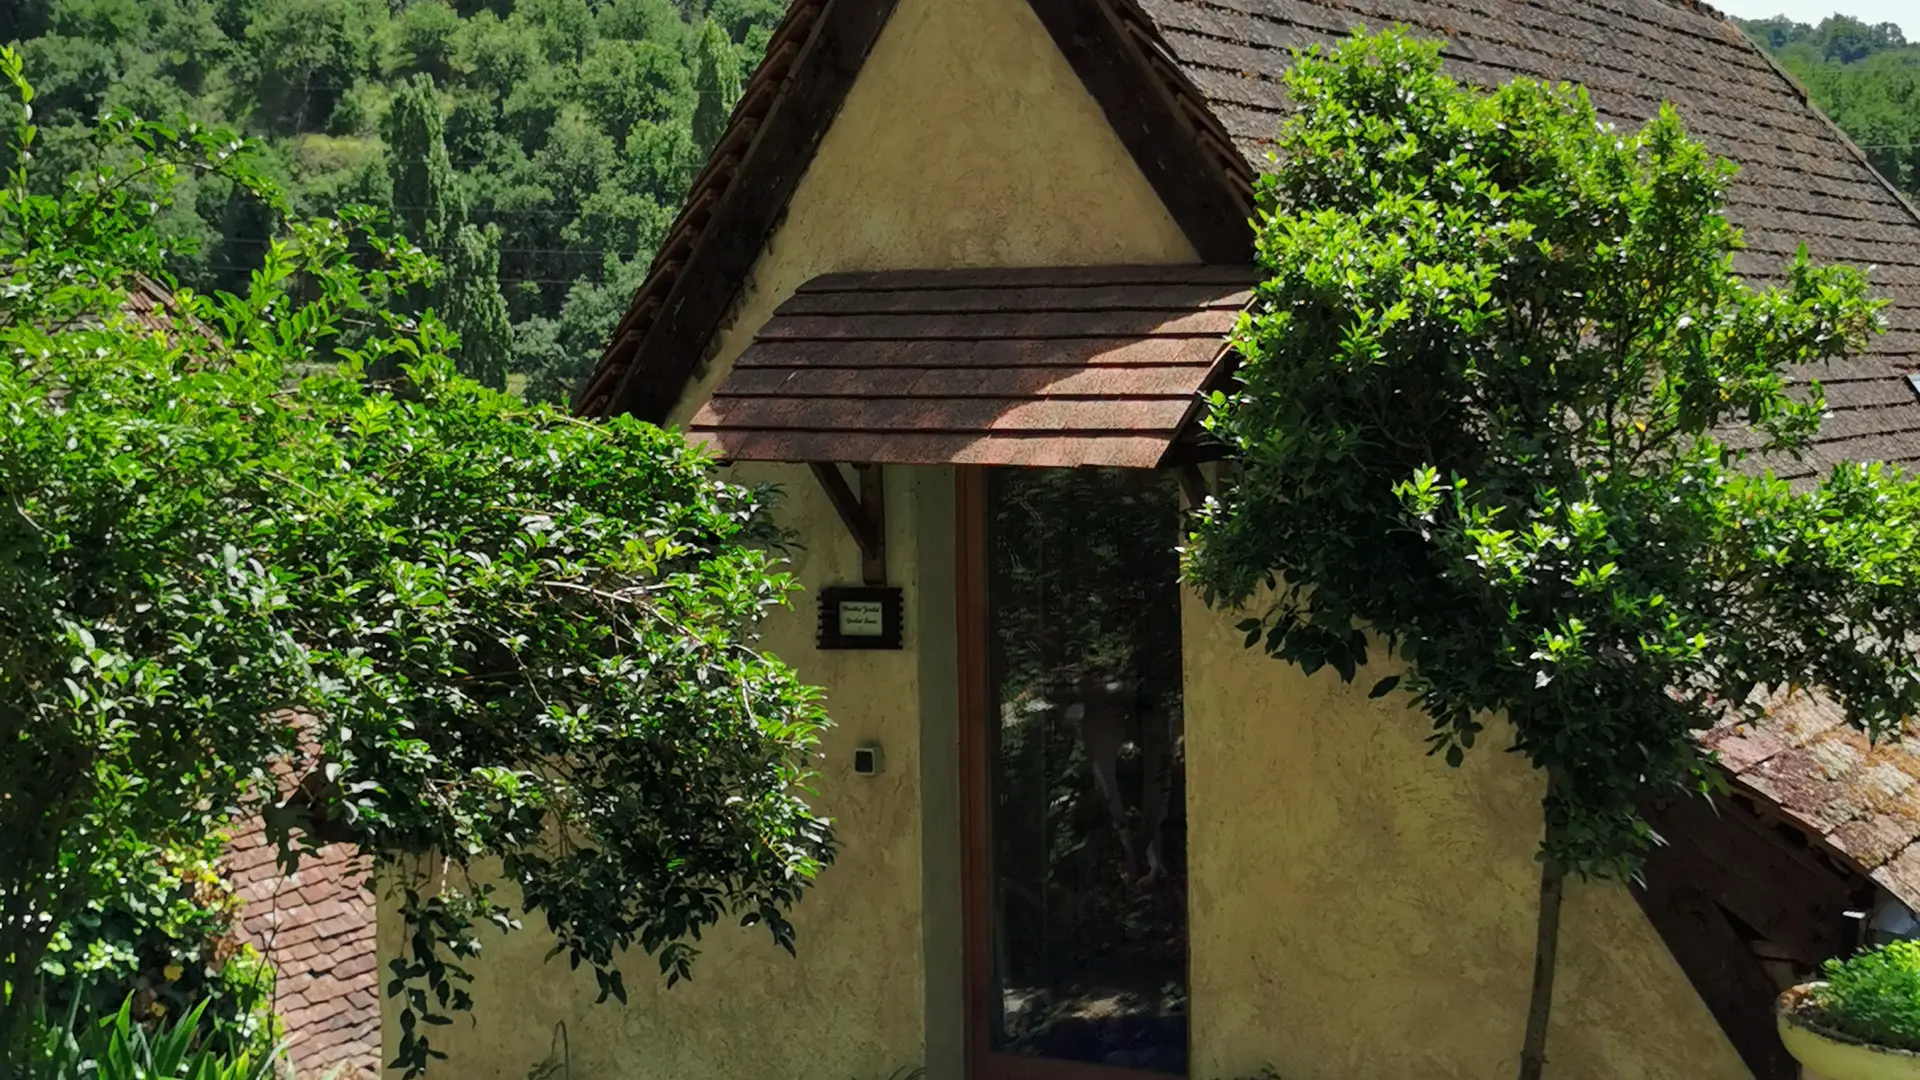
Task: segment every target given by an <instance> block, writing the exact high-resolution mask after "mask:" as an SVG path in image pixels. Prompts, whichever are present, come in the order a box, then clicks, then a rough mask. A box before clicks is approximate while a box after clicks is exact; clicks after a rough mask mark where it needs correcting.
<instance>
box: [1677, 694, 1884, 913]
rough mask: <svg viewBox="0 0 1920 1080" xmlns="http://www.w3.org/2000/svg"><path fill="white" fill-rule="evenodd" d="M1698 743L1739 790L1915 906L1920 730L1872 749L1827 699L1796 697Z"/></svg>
mask: <svg viewBox="0 0 1920 1080" xmlns="http://www.w3.org/2000/svg"><path fill="white" fill-rule="evenodd" d="M1701 741H1702V742H1703V743H1705V745H1706V746H1707V747H1708V748H1709V749H1712V750H1716V751H1718V753H1719V755H1720V762H1721V765H1722V766H1723V767H1724V768H1725V769H1726V770H1727V772H1728V773H1729V774H1730V775H1731V776H1732V777H1733V779H1734V783H1735V785H1736V786H1738V787H1743V788H1746V789H1748V790H1749V791H1751V792H1753V793H1754V794H1755V795H1758V796H1759V797H1760V798H1761V799H1762V800H1763V801H1764V802H1765V803H1766V804H1768V805H1770V806H1771V807H1773V808H1774V809H1775V810H1776V811H1777V812H1779V813H1781V814H1783V815H1785V816H1786V817H1787V818H1789V819H1790V820H1791V821H1793V823H1795V824H1797V825H1798V826H1800V827H1801V828H1802V829H1804V830H1806V831H1807V832H1809V833H1811V834H1812V835H1813V836H1815V837H1817V838H1819V839H1821V840H1822V841H1823V842H1824V844H1825V846H1826V847H1827V848H1828V849H1830V850H1831V851H1833V852H1834V853H1836V854H1838V855H1840V856H1841V857H1842V858H1843V859H1844V860H1845V861H1846V862H1849V863H1851V864H1853V865H1854V866H1856V867H1858V868H1859V869H1860V870H1862V871H1864V872H1865V873H1866V874H1867V876H1869V877H1871V878H1872V879H1873V880H1874V881H1875V882H1876V883H1878V884H1879V885H1880V886H1881V887H1883V888H1885V889H1886V890H1887V891H1888V892H1890V893H1892V894H1894V895H1895V896H1897V897H1899V898H1900V900H1901V901H1902V902H1903V903H1905V904H1906V905H1907V906H1909V907H1912V908H1920V729H1916V730H1912V731H1909V733H1908V735H1907V737H1906V739H1904V740H1902V741H1899V742H1882V743H1880V744H1879V745H1877V746H1876V745H1874V744H1872V743H1870V742H1868V741H1867V737H1866V736H1865V735H1863V734H1862V733H1861V732H1859V731H1858V730H1856V729H1854V728H1852V727H1849V726H1848V725H1847V723H1846V716H1845V714H1844V713H1843V712H1842V711H1841V709H1840V707H1839V706H1838V705H1836V704H1835V703H1834V702H1833V701H1832V700H1831V699H1829V698H1825V697H1822V696H1820V695H1817V694H1808V693H1805V692H1801V693H1796V694H1792V695H1782V696H1781V698H1780V700H1779V701H1778V702H1777V703H1776V704H1775V705H1774V707H1773V709H1772V710H1771V712H1770V713H1769V715H1768V717H1767V720H1766V721H1765V722H1764V723H1762V724H1759V725H1736V724H1733V723H1728V724H1725V725H1722V726H1721V727H1719V728H1716V729H1714V730H1713V731H1711V732H1709V733H1707V735H1706V736H1705V738H1703V739H1702V740H1701Z"/></svg>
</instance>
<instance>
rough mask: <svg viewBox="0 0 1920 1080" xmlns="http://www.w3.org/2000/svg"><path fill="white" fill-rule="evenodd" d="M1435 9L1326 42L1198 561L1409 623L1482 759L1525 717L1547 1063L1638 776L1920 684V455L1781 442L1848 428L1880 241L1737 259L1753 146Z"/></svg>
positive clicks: (1696, 776)
mask: <svg viewBox="0 0 1920 1080" xmlns="http://www.w3.org/2000/svg"><path fill="white" fill-rule="evenodd" d="M1439 50H1440V45H1439V44H1438V43H1435V42H1420V41H1416V40H1414V39H1412V38H1411V37H1408V36H1404V35H1402V34H1399V33H1389V34H1386V35H1383V36H1380V37H1374V38H1364V37H1356V38H1354V39H1351V40H1349V41H1347V42H1346V43H1344V44H1342V45H1341V46H1339V47H1338V48H1336V49H1335V50H1333V51H1332V52H1331V53H1330V54H1322V53H1319V52H1318V51H1315V52H1312V53H1309V54H1306V55H1305V56H1303V57H1302V58H1301V59H1300V60H1299V62H1298V63H1297V64H1296V65H1295V67H1294V68H1293V69H1292V71H1291V72H1290V74H1289V76H1288V87H1289V90H1290V92H1291V95H1292V98H1293V100H1294V101H1295V102H1296V103H1298V105H1299V106H1300V107H1301V110H1302V111H1301V112H1300V113H1299V114H1298V115H1297V117H1296V118H1294V119H1293V120H1291V121H1289V122H1288V123H1287V124H1286V125H1285V127H1284V128H1283V129H1282V131H1281V133H1280V139H1279V164H1278V166H1277V169H1276V171H1275V172H1274V173H1273V174H1272V175H1270V176H1268V177H1265V178H1263V180H1262V183H1261V206H1262V209H1261V213H1260V218H1259V236H1258V253H1259V260H1260V264H1261V266H1262V268H1263V269H1264V270H1265V271H1266V274H1267V277H1268V280H1267V281H1266V282H1265V283H1264V284H1263V285H1261V286H1260V288H1259V290H1258V292H1257V296H1256V300H1255V302H1254V305H1253V307H1252V309H1251V312H1250V314H1249V316H1248V317H1247V318H1246V319H1245V320H1244V321H1243V322H1242V325H1241V327H1240V329H1239V330H1238V331H1237V332H1236V334H1235V336H1234V341H1235V344H1236V345H1237V347H1238V350H1239V352H1240V355H1241V356H1242V358H1243V361H1242V364H1241V366H1240V368H1239V378H1240V385H1239V386H1238V387H1237V388H1236V389H1234V390H1231V391H1226V392H1222V393H1219V394H1216V395H1214V397H1213V399H1212V403H1211V407H1210V412H1209V416H1208V423H1209V426H1210V427H1211V429H1212V431H1213V432H1214V433H1215V434H1216V435H1217V436H1219V437H1220V438H1221V439H1222V440H1223V441H1224V442H1225V443H1226V445H1227V446H1228V447H1229V448H1230V449H1231V451H1232V452H1233V454H1234V456H1235V458H1236V459H1237V461H1236V464H1237V469H1238V475H1237V480H1236V481H1235V482H1234V483H1233V484H1232V485H1231V490H1230V492H1229V493H1228V494H1227V495H1226V496H1225V497H1224V499H1222V500H1220V501H1217V502H1214V503H1212V504H1211V505H1210V506H1209V507H1208V508H1207V510H1206V511H1205V513H1204V514H1203V515H1202V516H1201V518H1200V520H1199V523H1198V525H1197V527H1196V531H1195V535H1194V537H1193V543H1192V546H1191V549H1190V555H1189V561H1188V566H1187V572H1188V574H1189V575H1190V577H1191V579H1192V580H1193V581H1194V582H1195V583H1196V584H1197V585H1199V586H1200V588H1201V589H1202V590H1203V592H1204V595H1205V597H1206V599H1207V600H1208V601H1209V602H1210V603H1212V604H1215V605H1222V606H1236V607H1239V606H1244V607H1248V608H1250V612H1249V617H1248V618H1247V619H1246V621H1245V622H1244V623H1243V624H1242V628H1243V629H1244V630H1245V631H1246V634H1247V643H1248V645H1249V646H1259V647H1263V648H1264V649H1265V651H1266V652H1268V653H1269V654H1271V655H1272V656H1274V657H1277V658H1279V659H1282V660H1286V661H1288V662H1291V663H1293V664H1296V665H1298V666H1299V667H1300V668H1301V669H1302V670H1303V671H1306V672H1309V673H1311V672H1314V671H1317V670H1319V669H1321V668H1330V669H1332V670H1334V671H1336V672H1337V673H1338V674H1339V675H1340V676H1341V678H1343V679H1349V680H1351V679H1353V678H1355V677H1356V676H1357V674H1358V672H1359V671H1360V669H1361V668H1362V666H1363V665H1365V664H1366V663H1367V662H1368V660H1369V656H1370V653H1371V652H1373V651H1374V649H1375V643H1376V642H1377V644H1378V646H1379V647H1382V648H1384V650H1385V652H1386V653H1387V654H1388V655H1389V656H1394V657H1397V658H1398V660H1399V661H1400V663H1401V665H1403V667H1402V671H1401V673H1400V674H1397V675H1387V676H1386V677H1384V678H1380V679H1379V680H1378V681H1377V682H1376V684H1375V686H1374V689H1373V693H1374V694H1375V695H1376V696H1378V695H1382V694H1386V693H1390V692H1393V691H1394V689H1395V687H1396V686H1397V687H1398V688H1399V690H1400V691H1401V692H1402V693H1404V694H1405V695H1406V696H1407V700H1408V701H1409V702H1410V703H1411V704H1412V705H1413V706H1414V707H1415V708H1416V709H1417V710H1418V711H1419V712H1420V713H1422V714H1424V719H1425V720H1426V721H1428V722H1429V723H1430V725H1431V732H1432V733H1431V736H1430V740H1431V744H1432V748H1433V752H1434V753H1435V754H1436V755H1439V756H1441V757H1442V758H1443V759H1444V760H1445V761H1447V762H1448V763H1449V764H1452V765H1458V764H1459V763H1460V762H1461V760H1462V758H1463V756H1464V755H1465V754H1466V753H1467V752H1468V751H1470V750H1472V748H1473V747H1474V746H1475V745H1476V743H1477V742H1478V741H1479V740H1480V737H1481V736H1482V735H1483V734H1484V733H1485V732H1486V731H1487V728H1488V726H1489V725H1490V724H1495V723H1501V724H1502V727H1501V728H1500V730H1502V731H1503V732H1507V731H1510V733H1511V739H1512V743H1511V748H1512V750H1513V751H1515V752H1517V753H1519V754H1521V755H1523V756H1524V757H1525V758H1526V759H1527V760H1528V761H1530V762H1531V763H1532V764H1533V765H1534V766H1535V767H1537V768H1538V769H1539V770H1541V772H1542V773H1543V774H1544V777H1545V784H1544V788H1545V797H1544V803H1543V819H1544V829H1543V840H1542V843H1541V847H1540V860H1541V864H1542V876H1541V906H1540V928H1539V929H1540V955H1539V957H1538V960H1539V963H1538V966H1537V967H1536V983H1535V996H1534V1000H1533V1007H1532V1009H1531V1010H1530V1013H1529V1017H1528V1029H1527V1042H1526V1044H1525V1046H1524V1047H1523V1049H1522V1054H1521V1075H1522V1076H1523V1077H1537V1076H1539V1075H1540V1069H1541V1064H1542V1061H1543V1060H1544V1057H1543V1054H1544V1040H1545V1035H1546V1020H1547V1010H1548V1006H1549V1004H1550V1002H1551V994H1552V972H1553V956H1554V948H1555V943H1556V941H1557V927H1558V917H1559V897H1560V891H1561V887H1562V881H1563V879H1564V877H1565V876H1566V875H1568V874H1572V875H1575V876H1577V877H1583V878H1585V877H1600V878H1613V879H1623V878H1625V877H1626V876H1628V875H1629V874H1631V873H1632V872H1633V870H1634V868H1635V866H1636V864H1637V859H1638V856H1639V855H1640V853H1641V852H1642V851H1644V850H1645V848H1646V846H1647V845H1648V844H1649V843H1650V842H1651V841H1652V835H1651V832H1650V830H1649V828H1648V826H1647V824H1646V822H1645V821H1644V820H1643V819H1642V817H1641V815H1640V812H1639V809H1638V800H1639V799H1640V798H1641V797H1643V796H1644V795H1646V794H1647V793H1648V792H1650V791H1672V790H1699V789H1703V788H1708V787H1710V786H1711V785H1712V783H1713V782H1714V778H1715V777H1716V776H1717V773H1715V772H1714V771H1713V770H1712V768H1711V763H1710V760H1709V758H1708V757H1707V756H1706V755H1705V754H1704V753H1703V752H1702V751H1701V749H1700V747H1699V745H1698V743H1697V741H1696V736H1697V735H1698V734H1699V733H1700V732H1701V731H1703V730H1704V729H1706V728H1708V727H1710V726H1712V725H1713V724H1715V723H1716V722H1719V721H1721V720H1722V719H1723V718H1725V717H1726V716H1727V715H1728V713H1729V712H1730V711H1731V712H1733V713H1736V714H1745V715H1747V716H1750V717H1757V716H1759V715H1760V714H1762V713H1763V712H1764V710H1765V708H1766V706H1767V704H1768V694H1769V693H1780V692H1788V691H1789V690H1790V689H1791V690H1792V691H1793V692H1808V691H1820V692H1824V693H1827V694H1830V695H1832V696H1833V697H1834V698H1835V699H1836V700H1838V701H1839V702H1841V703H1843V704H1844V706H1845V709H1846V713H1847V717H1848V720H1849V722H1851V723H1853V724H1855V725H1857V726H1860V727H1862V728H1864V729H1866V730H1867V731H1868V732H1869V733H1871V734H1872V735H1874V736H1876V737H1882V736H1893V735H1895V734H1897V733H1898V731H1899V730H1900V724H1901V722H1902V719H1903V718H1904V717H1908V716H1912V715H1915V713H1916V712H1920V659H1917V658H1916V657H1915V655H1914V653H1913V652H1912V649H1911V642H1913V641H1914V640H1916V639H1915V636H1914V635H1915V634H1916V633H1920V589H1917V588H1916V585H1920V486H1916V484H1915V483H1914V482H1913V481H1912V480H1911V479H1909V478H1907V477H1906V476H1904V475H1901V474H1899V473H1896V472H1895V471H1893V470H1891V469H1888V468H1885V467H1882V466H1860V465H1843V466H1840V467H1837V468H1835V469H1834V470H1833V471H1832V472H1831V473H1830V474H1829V475H1827V476H1826V477H1824V478H1823V479H1822V480H1820V482H1819V483H1818V484H1817V486H1813V487H1811V488H1808V489H1807V490H1795V489H1793V488H1791V487H1789V485H1787V484H1786V483H1784V482H1782V481H1780V480H1777V479H1775V478H1774V477H1773V476H1772V474H1771V473H1770V472H1768V471H1767V470H1766V467H1765V466H1766V465H1767V463H1768V462H1770V461H1776V460H1780V459H1781V457H1782V456H1783V455H1791V454H1794V453H1797V452H1800V451H1803V450H1804V449H1805V448H1806V447H1807V446H1808V445H1809V441H1810V439H1811V438H1812V437H1813V436H1814V434H1815V433H1816V430H1817V429H1818V427H1819V423H1820V416H1821V412H1822V401H1821V396H1820V392H1819V388H1818V386H1817V384H1816V385H1811V386H1808V387H1804V388H1802V389H1801V390H1799V391H1791V392H1790V390H1789V382H1788V377H1787V376H1788V372H1789V371H1791V370H1800V369H1802V368H1803V366H1804V365H1817V364H1819V363H1821V362H1824V361H1831V360H1835V359H1839V358H1841V357H1844V356H1846V355H1848V354H1851V353H1854V352H1857V351H1858V350H1860V349H1861V348H1862V347H1863V346H1864V344H1865V342H1866V339H1867V337H1868V335H1869V333H1871V332H1872V331H1873V330H1874V329H1875V327H1876V322H1877V315H1876V313H1875V305H1874V303H1872V302H1870V301H1869V300H1868V299H1867V298H1866V296H1865V289H1866V285H1865V279H1864V276H1863V275H1862V274H1860V273H1859V272H1857V271H1855V270H1852V269H1850V268H1844V267H1819V266H1815V265H1813V264H1812V263H1810V262H1809V261H1808V260H1807V259H1806V258H1805V256H1804V254H1803V255H1802V256H1801V257H1799V258H1798V259H1796V260H1794V261H1793V262H1792V263H1791V264H1790V265H1789V266H1787V267H1786V268H1785V275H1784V278H1783V281H1782V284H1780V285H1779V286H1778V287H1775V288H1769V289H1764V290H1761V289H1755V288H1751V287H1749V286H1747V285H1746V284H1744V283H1742V282H1741V281H1740V280H1739V279H1738V278H1737V277H1736V276H1735V275H1734V273H1733V270H1732V259H1731V256H1732V253H1733V252H1734V251H1735V250H1736V249H1737V248H1738V247H1739V246H1740V240H1739V233H1738V231H1737V230H1735V229H1734V228H1733V227H1732V226H1731V225H1729V224H1728V223H1727V220H1726V218H1725V217H1724V216H1723V214H1722V207H1723V205H1724V201H1725V197H1726V190H1727V186H1728V184H1729V181H1730V178H1731V176H1732V174H1733V169H1732V167H1731V166H1730V165H1728V164H1727V163H1725V162H1723V161H1719V160H1716V159H1714V158H1713V157H1712V156H1711V155H1709V154H1708V153H1707V152H1706V151H1705V150H1704V149H1703V148H1702V147H1701V146H1700V145H1699V144H1698V143H1697V142H1695V141H1694V140H1692V139H1691V138H1689V137H1688V136H1687V134H1686V132H1685V130H1684V129H1683V127H1682V125H1681V122H1680V119H1679V117H1678V116H1676V115H1675V114H1674V113H1673V112H1672V110H1671V109H1663V110H1662V111H1661V113H1660V115H1659V116H1658V117H1656V118H1654V119H1652V120H1651V121H1649V122H1648V123H1647V124H1646V125H1645V126H1644V127H1642V128H1641V129H1640V130H1639V131H1637V132H1631V133H1621V132H1616V131H1614V130H1613V129H1612V128H1610V127H1607V126H1605V125H1602V124H1600V123H1599V122H1598V118H1597V116H1596V115H1595V113H1594V110H1593V108H1592V106H1591V105H1590V103H1589V102H1588V100H1587V97H1586V94H1585V93H1584V92H1583V91H1581V90H1578V89H1575V88H1569V87H1566V86H1558V87H1554V86H1546V85H1542V84H1539V83H1536V82H1532V81H1528V80H1524V79H1523V80H1517V81H1515V82H1512V83H1509V84H1507V85H1505V86H1502V87H1500V88H1499V89H1498V90H1495V91H1492V92H1481V91H1478V90H1474V89H1469V88H1465V87H1462V86H1459V85H1457V84H1456V83H1454V82H1453V81H1452V80H1450V79H1448V78H1446V77H1445V76H1443V75H1442V74H1441V69H1440V59H1439Z"/></svg>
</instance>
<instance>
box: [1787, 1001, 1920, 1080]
mask: <svg viewBox="0 0 1920 1080" xmlns="http://www.w3.org/2000/svg"><path fill="white" fill-rule="evenodd" d="M1817 985H1819V984H1818V983H1808V984H1806V985H1805V986H1796V987H1794V988H1793V989H1791V990H1789V991H1787V992H1786V993H1784V994H1781V995H1780V1000H1779V1002H1778V1003H1777V1004H1776V1005H1775V1006H1774V1015H1775V1016H1776V1017H1777V1018H1778V1020H1779V1024H1780V1041H1781V1042H1782V1043H1785V1044H1786V1047H1787V1053H1789V1054H1792V1055H1793V1056H1794V1060H1796V1061H1798V1062H1800V1064H1802V1065H1804V1066H1806V1068H1807V1071H1808V1073H1810V1074H1817V1075H1818V1076H1820V1077H1823V1078H1825V1080H1920V1054H1916V1053H1914V1052H1913V1051H1911V1050H1895V1049H1893V1048H1892V1047H1887V1046H1874V1045H1871V1044H1869V1043H1863V1042H1855V1041H1852V1040H1849V1039H1848V1038H1847V1037H1846V1036H1844V1035H1840V1034H1838V1033H1836V1032H1833V1031H1829V1030H1827V1029H1825V1028H1823V1027H1821V1026H1820V1025H1819V1023H1818V1021H1817V1019H1815V1018H1813V1017H1810V1016H1808V1010H1807V1009H1806V1007H1805V1001H1806V997H1807V994H1808V992H1809V991H1811V990H1812V989H1813V988H1814V987H1815V986H1817Z"/></svg>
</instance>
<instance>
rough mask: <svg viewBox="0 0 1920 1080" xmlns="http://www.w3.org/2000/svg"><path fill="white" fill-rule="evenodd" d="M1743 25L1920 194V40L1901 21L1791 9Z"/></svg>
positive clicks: (1876, 161) (1881, 166)
mask: <svg viewBox="0 0 1920 1080" xmlns="http://www.w3.org/2000/svg"><path fill="white" fill-rule="evenodd" d="M1736 21H1740V20H1736ZM1740 25H1741V26H1742V27H1744V28H1745V30H1746V31H1747V34H1748V35H1749V36H1750V37H1752V38H1753V39H1754V40H1755V41H1757V42H1759V43H1760V46H1761V47H1762V48H1764V49H1766V50H1767V51H1768V52H1770V53H1772V54H1773V56H1774V58H1775V59H1776V60H1778V61H1779V62H1780V65H1781V66H1782V67H1784V68H1786V69H1787V70H1788V71H1790V72H1792V73H1793V75H1794V77H1795V78H1797V79H1799V80H1800V82H1801V84H1802V85H1804V86H1805V87H1806V88H1807V91H1808V92H1809V93H1810V94H1811V95H1812V97H1813V103H1814V104H1815V105H1818V106H1819V107H1820V109H1821V111H1823V112H1825V113H1826V114H1827V115H1828V116H1830V117H1832V118H1833V121H1834V123H1836V124H1838V125H1839V126H1840V128H1841V130H1843V131H1845V132H1846V133H1847V134H1848V135H1849V136H1850V137H1852V139H1853V141H1854V142H1856V143H1858V144H1860V146H1861V148H1862V149H1864V150H1865V151H1866V154H1867V158H1868V160H1870V161H1872V162H1873V166H1874V168H1876V169H1878V170H1879V171H1880V174H1881V175H1882V176H1885V177H1886V178H1887V179H1888V180H1891V181H1892V182H1893V183H1894V184H1895V185H1897V186H1899V187H1900V188H1902V189H1904V190H1905V191H1906V192H1907V194H1908V195H1910V196H1913V197H1916V198H1920V45H1913V44H1908V43H1907V40H1906V38H1905V36H1904V35H1902V34H1901V32H1900V28H1899V27H1898V26H1896V25H1894V24H1893V23H1880V24H1879V25H1876V26H1869V25H1867V24H1866V23H1863V22H1861V21H1860V20H1858V19H1852V18H1848V17H1847V16H1845V15H1835V16H1833V17H1831V18H1828V19H1824V20H1822V21H1821V23H1820V25H1819V26H1817V27H1814V26H1808V25H1807V24H1805V23H1796V22H1793V21H1792V20H1790V19H1787V18H1786V17H1784V16H1780V17H1776V18H1772V19H1759V20H1752V21H1742V22H1740Z"/></svg>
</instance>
